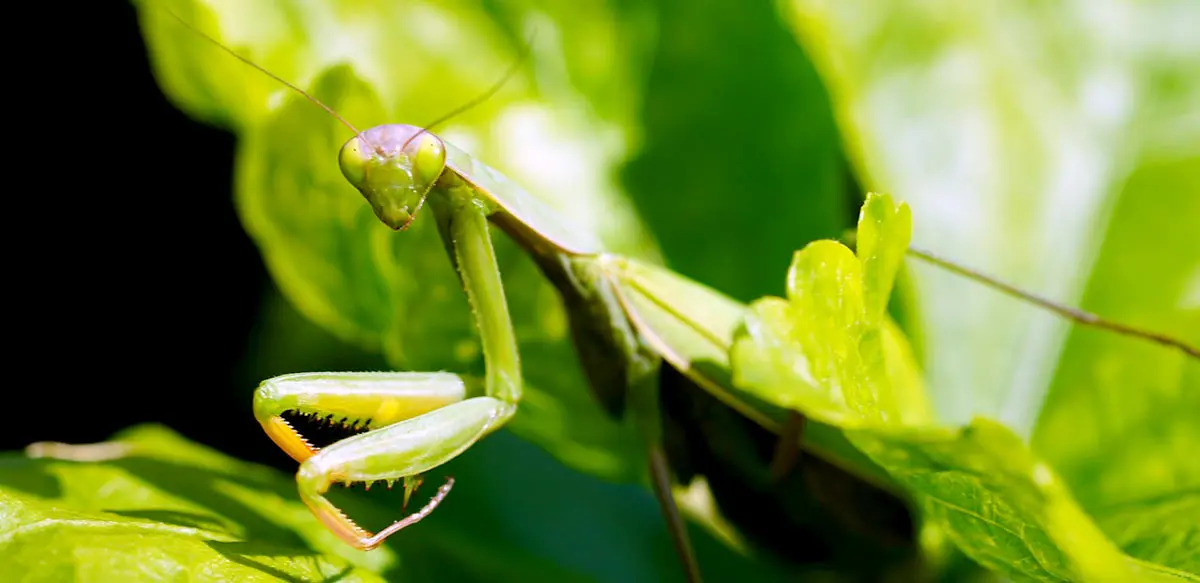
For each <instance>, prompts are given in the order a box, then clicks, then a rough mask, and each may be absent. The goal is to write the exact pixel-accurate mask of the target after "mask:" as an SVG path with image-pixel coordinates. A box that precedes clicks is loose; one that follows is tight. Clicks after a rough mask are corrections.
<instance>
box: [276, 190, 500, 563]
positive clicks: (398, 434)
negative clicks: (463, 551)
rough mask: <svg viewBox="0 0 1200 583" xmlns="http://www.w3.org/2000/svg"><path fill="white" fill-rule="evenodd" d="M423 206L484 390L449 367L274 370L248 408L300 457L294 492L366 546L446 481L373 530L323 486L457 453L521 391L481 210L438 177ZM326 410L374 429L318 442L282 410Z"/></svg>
mask: <svg viewBox="0 0 1200 583" xmlns="http://www.w3.org/2000/svg"><path fill="white" fill-rule="evenodd" d="M437 188H438V193H437V194H438V196H435V197H433V199H432V200H431V202H430V206H431V207H432V209H433V212H434V214H435V216H436V217H437V219H438V227H439V231H440V232H441V234H442V238H443V240H444V241H445V244H446V248H447V251H448V252H449V254H450V256H451V259H452V260H453V262H454V264H455V266H456V267H457V269H458V273H459V276H460V278H461V280H462V283H463V287H464V289H465V290H466V293H467V298H468V300H469V301H470V304H471V311H472V314H473V315H474V319H475V323H476V325H477V327H478V328H479V334H480V338H481V340H482V344H483V355H484V363H485V365H486V367H487V373H486V377H485V380H484V393H485V394H484V396H479V397H474V398H467V399H465V400H464V397H465V396H466V395H467V392H468V390H467V383H466V381H464V379H463V378H462V377H460V376H459V375H455V374H450V373H317V374H301V375H287V376H282V377H276V378H274V379H271V380H268V381H265V382H264V383H262V384H261V385H260V386H259V388H258V390H257V391H256V393H255V397H254V413H255V417H256V418H257V419H258V420H259V422H260V423H261V424H262V426H263V428H264V429H265V430H266V432H267V434H268V435H270V436H271V438H272V439H273V440H274V441H275V443H276V444H278V445H279V447H280V448H282V449H283V450H284V451H285V452H287V453H288V454H289V455H291V456H292V457H293V458H295V459H296V460H297V461H299V462H301V465H300V469H299V471H298V472H297V474H296V481H297V484H298V486H299V490H300V497H301V499H303V501H304V503H305V504H307V505H308V507H309V508H310V509H311V510H312V511H313V513H314V514H316V516H317V517H319V518H320V519H321V521H322V522H323V523H324V524H325V525H326V526H327V527H329V529H330V530H331V531H333V532H334V533H336V534H337V535H338V536H339V537H340V538H341V539H342V540H344V541H346V542H347V543H349V544H351V545H353V546H355V547H357V548H359V549H363V550H368V549H372V548H375V547H376V546H378V545H379V544H380V543H382V542H383V540H384V539H386V538H387V537H388V536H389V535H391V534H393V533H395V532H397V531H399V530H400V529H402V528H404V527H406V526H409V525H411V524H414V523H416V522H417V521H419V520H420V519H422V518H424V517H425V516H426V515H427V514H429V513H430V512H431V511H432V510H433V509H434V508H435V507H436V506H437V504H438V503H440V502H441V500H442V498H444V497H445V495H446V494H447V493H448V492H449V489H450V486H451V485H452V484H453V481H447V483H446V485H444V486H442V488H441V489H440V490H439V491H438V493H437V495H435V496H434V498H433V500H432V501H431V502H430V503H429V504H427V505H426V506H425V507H424V508H422V509H421V510H420V511H418V512H417V513H415V514H413V515H411V516H408V517H407V518H404V519H402V520H399V521H397V522H395V523H393V524H392V525H391V526H389V527H387V528H386V529H384V530H382V531H380V532H379V533H378V534H371V533H370V532H367V531H366V530H364V529H362V528H360V527H359V526H358V525H356V524H355V523H354V521H353V520H351V519H350V518H349V517H347V516H346V515H345V514H344V513H343V512H342V511H341V510H339V509H338V508H337V507H335V506H334V505H333V504H332V503H331V502H330V501H329V500H328V499H326V498H325V496H324V494H325V492H326V491H328V489H329V487H330V485H332V484H334V483H335V482H347V483H352V482H367V483H368V484H369V483H371V482H374V481H380V480H382V481H387V482H389V483H390V482H392V481H394V480H397V479H405V480H408V479H413V478H417V477H419V476H420V475H421V474H422V473H423V472H426V471H428V470H430V469H433V468H435V467H437V466H439V465H441V464H443V463H445V462H447V461H449V460H451V459H452V458H454V457H455V456H457V455H458V454H460V453H462V452H463V451H464V450H466V449H467V448H468V447H470V446H471V445H472V444H474V443H475V442H476V441H478V440H479V439H480V438H482V437H483V436H485V435H487V434H488V433H490V432H492V431H494V430H496V429H497V428H499V427H500V426H501V425H503V424H504V423H505V422H506V421H507V420H508V419H509V418H510V417H512V415H513V413H514V412H515V411H516V407H517V402H518V401H519V400H520V398H521V388H522V381H521V369H520V362H519V358H518V355H517V344H516V339H515V337H514V335H513V329H512V324H511V321H510V319H509V314H508V306H507V303H506V301H505V296H504V289H503V287H502V284H501V280H500V271H499V268H498V266H497V264H496V257H495V252H494V250H493V248H492V242H491V239H490V238H489V235H488V225H487V215H486V213H485V211H484V210H483V208H481V207H480V206H479V205H478V204H475V201H474V200H473V199H472V198H471V197H470V196H469V193H468V192H467V191H466V190H465V189H461V188H457V187H455V186H454V185H453V184H444V185H443V184H439V185H438V187H437ZM288 413H290V414H296V415H317V416H320V417H329V416H332V418H333V419H339V418H340V423H342V424H347V425H351V426H356V427H362V426H364V425H365V426H367V427H368V428H369V427H371V426H376V427H378V428H377V429H371V430H369V431H367V432H366V433H362V434H359V435H356V436H354V437H350V438H347V439H344V440H341V441H338V442H336V443H334V444H333V445H330V446H329V447H327V448H325V449H322V450H319V451H318V450H316V449H315V448H313V447H312V445H311V444H309V443H308V442H307V441H306V440H305V439H304V437H303V436H301V435H300V434H299V433H298V432H297V431H296V430H295V429H294V428H293V427H292V425H291V424H290V423H289V422H288V421H287V420H286V419H285V418H284V416H285V414H288Z"/></svg>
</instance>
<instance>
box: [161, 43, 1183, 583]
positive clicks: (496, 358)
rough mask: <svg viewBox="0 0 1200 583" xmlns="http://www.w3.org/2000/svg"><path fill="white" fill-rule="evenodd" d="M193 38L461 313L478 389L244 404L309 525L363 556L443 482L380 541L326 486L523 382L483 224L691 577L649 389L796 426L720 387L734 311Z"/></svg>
mask: <svg viewBox="0 0 1200 583" xmlns="http://www.w3.org/2000/svg"><path fill="white" fill-rule="evenodd" d="M184 24H185V25H186V23H184ZM189 28H191V27H190V25H189ZM193 30H194V31H195V29H193ZM195 32H197V33H199V34H201V35H202V36H204V37H205V38H207V39H208V40H210V41H212V42H213V43H214V44H217V45H218V46H220V47H221V48H222V49H224V50H226V51H227V52H229V53H230V54H232V55H234V56H235V57H237V58H238V59H240V60H242V61H243V62H246V63H248V64H250V65H251V66H254V67H255V68H258V69H259V70H260V71H263V72H264V73H266V74H267V75H270V76H271V77H273V78H275V79H277V80H279V81H280V82H282V83H284V84H285V85H287V86H288V87H290V88H291V89H293V90H295V91H296V92H298V93H299V94H301V95H303V96H304V97H306V98H308V99H309V100H311V101H313V102H315V103H317V104H318V105H320V106H321V107H322V108H324V109H325V110H326V111H328V112H329V113H331V114H332V115H334V116H335V117H337V118H338V119H339V120H340V121H342V123H343V124H344V125H346V126H347V127H348V128H349V129H350V131H351V132H352V133H353V136H352V137H350V138H349V140H348V141H347V142H346V143H345V145H344V146H343V147H342V149H341V151H340V153H339V154H338V163H339V166H340V169H341V171H342V174H343V175H344V176H345V178H346V180H347V181H348V182H349V183H350V184H351V185H353V186H354V187H355V188H356V189H357V190H358V191H359V192H360V193H361V194H362V196H363V197H364V199H365V200H366V201H367V203H368V204H369V205H370V206H371V208H372V210H373V211H374V214H375V216H376V217H377V218H378V219H379V220H380V221H381V222H383V223H384V224H386V225H387V226H388V227H390V228H392V229H394V230H397V231H403V230H405V229H407V228H408V226H409V225H411V224H412V222H413V221H414V220H416V218H417V217H418V215H421V214H422V211H424V209H426V207H428V211H427V214H429V213H431V214H432V215H433V218H434V220H435V221H436V224H437V227H438V232H439V234H440V236H441V239H442V241H443V244H444V246H445V248H446V251H447V255H448V257H449V258H450V261H451V262H452V263H453V265H454V267H455V269H456V272H457V273H458V275H459V278H460V280H461V283H462V286H463V289H464V291H465V293H466V296H467V298H468V301H469V303H470V306H471V311H472V316H473V319H474V323H475V326H476V328H477V330H478V333H479V337H480V340H481V344H482V348H483V360H484V363H485V367H486V369H485V370H486V373H485V375H484V378H483V379H482V380H478V379H473V378H469V377H466V376H463V375H458V374H454V373H448V372H437V373H421V372H385V373H350V372H347V373H303V374H291V375H284V376H280V377H275V378H272V379H269V380H266V381H264V382H263V383H262V384H261V385H260V386H259V387H258V389H257V390H256V391H255V394H254V415H255V417H256V419H257V420H258V421H259V423H260V424H261V425H262V427H263V428H264V430H265V431H266V433H267V434H268V435H269V436H270V438H271V439H272V440H273V441H274V442H275V443H276V444H277V445H278V446H279V447H280V448H281V449H282V450H283V451H284V452H286V453H287V454H288V455H290V456H291V457H292V458H293V459H295V460H296V461H297V462H299V463H300V467H299V469H298V471H297V474H296V481H297V486H298V490H299V494H300V497H301V499H302V500H303V501H304V503H305V504H306V505H307V506H308V507H309V508H310V509H311V510H312V512H313V514H314V515H315V516H316V517H317V518H319V519H320V520H321V521H322V522H323V523H324V524H325V525H326V527H328V528H329V530H331V531H332V532H333V533H335V534H336V535H337V536H338V537H339V538H341V539H342V540H344V541H345V542H346V543H347V544H350V545H352V546H354V547H356V548H359V549H364V550H369V549H372V548H375V547H377V546H378V545H380V544H381V543H382V542H383V541H384V540H385V539H386V538H387V537H388V536H390V535H392V534H394V533H396V532H398V531H399V530H401V529H403V528H405V527H407V526H410V525H412V524H414V523H416V522H417V521H419V520H421V519H423V518H425V517H426V516H428V515H429V514H430V513H431V512H433V510H434V509H435V508H436V507H437V505H438V504H440V503H441V501H442V500H443V499H444V498H445V497H446V495H447V494H448V493H449V490H450V488H451V486H452V485H453V481H452V480H448V481H447V482H446V483H445V485H443V486H442V487H441V488H440V489H439V490H438V492H437V494H436V495H435V496H434V497H433V498H432V499H431V501H430V502H429V503H428V504H426V505H425V506H424V507H422V508H421V509H420V510H419V511H417V512H416V513H414V514H412V515H409V516H407V517H405V518H403V519H401V520H398V521H396V522H394V523H393V524H392V525H390V526H388V527H387V528H385V529H383V530H381V531H379V532H378V533H371V532H368V531H366V530H364V529H362V528H360V527H359V526H358V525H357V524H356V523H355V522H354V521H353V520H352V519H351V518H349V517H347V516H346V515H345V514H344V513H343V512H342V511H341V510H340V509H338V508H337V507H336V506H335V505H333V504H332V503H331V502H330V501H329V500H328V499H327V498H326V496H325V494H326V493H327V491H328V490H329V488H330V487H331V486H332V485H333V484H335V483H338V482H348V483H353V482H366V483H371V482H374V481H387V482H389V483H390V482H392V481H396V480H404V482H405V488H406V499H407V495H408V494H411V492H412V491H413V490H414V489H415V487H416V485H417V484H419V482H420V477H421V476H422V475H423V474H424V473H425V472H428V471H430V470H433V469H435V468H437V467H438V466H440V465H442V464H444V463H446V462H448V461H449V460H451V459H453V458H455V457H456V456H458V455H459V454H461V453H462V452H463V451H465V450H466V449H468V448H469V447H470V446H471V445H473V444H474V443H476V442H477V441H479V440H480V439H482V438H484V437H485V436H487V435H488V434H490V433H492V432H494V431H496V430H497V429H499V428H501V427H503V425H504V424H505V423H506V422H507V421H508V420H509V419H511V418H512V417H513V415H515V414H516V412H517V408H518V405H519V402H520V400H521V395H522V385H523V383H522V371H521V365H520V357H519V353H518V349H517V342H516V339H515V336H514V333H513V326H512V322H511V319H510V316H509V312H508V306H507V302H506V298H505V292H504V287H503V282H502V277H501V273H500V270H499V267H498V265H497V262H496V257H495V252H494V250H493V248H492V243H491V239H490V236H491V235H490V229H491V228H492V227H495V228H498V229H500V230H501V231H502V232H504V233H505V234H506V235H507V236H508V237H510V238H511V239H512V240H513V241H515V242H516V243H517V244H518V245H519V247H520V248H521V249H522V250H523V251H524V252H525V253H527V254H528V255H529V256H530V257H532V258H533V259H534V260H535V262H536V263H537V265H538V267H539V268H540V269H541V271H542V273H543V274H544V275H545V277H546V278H547V279H548V280H549V281H550V282H552V283H553V285H554V286H555V288H556V289H557V290H558V292H559V295H560V297H561V300H562V301H563V303H564V305H565V306H566V308H567V314H568V317H569V320H570V327H571V331H572V336H573V340H574V342H575V345H576V348H577V353H578V355H579V360H580V363H581V365H582V366H583V368H584V370H585V372H586V374H587V376H588V379H589V382H590V383H591V386H592V388H593V391H594V393H595V394H596V395H597V396H598V397H599V399H600V401H602V403H603V404H604V405H606V406H607V407H608V408H609V409H610V410H614V411H615V410H619V409H621V405H620V404H621V403H624V402H625V401H626V400H628V402H629V404H630V407H629V410H630V411H631V412H632V414H633V415H634V416H635V417H636V418H637V421H638V425H639V427H640V428H642V431H643V434H644V437H645V439H646V442H647V446H648V448H649V450H650V464H651V476H652V482H653V485H654V489H655V493H656V494H657V495H658V496H659V499H660V502H661V503H662V506H663V508H664V511H665V513H666V514H667V518H668V521H669V522H670V523H671V524H672V534H673V535H674V536H675V537H676V542H677V548H678V550H679V552H680V554H681V557H682V558H683V561H684V563H685V565H686V567H687V569H688V571H689V573H691V574H693V576H694V575H695V573H696V572H697V570H696V568H695V559H694V557H692V556H691V552H690V550H689V547H688V544H687V542H686V534H685V532H686V531H685V530H684V529H683V528H682V527H681V526H680V524H681V521H680V519H679V516H678V513H677V511H676V510H675V509H674V504H673V502H672V500H671V494H670V484H669V476H668V475H667V471H668V468H667V466H668V464H667V462H666V459H665V456H664V454H663V452H662V447H661V442H662V427H661V419H660V412H659V410H658V407H659V390H660V385H661V384H663V383H664V381H666V382H669V383H675V384H686V385H688V386H690V387H695V388H698V389H700V390H702V391H703V392H704V393H705V394H707V395H710V396H712V397H714V398H715V399H717V400H719V401H720V402H721V403H722V404H724V405H725V406H727V407H729V408H731V409H732V410H734V411H736V412H737V413H738V414H740V415H741V416H743V417H744V418H746V419H749V420H750V421H752V422H754V423H755V424H757V425H758V426H760V427H762V428H763V429H765V430H766V431H768V432H770V433H772V434H776V435H779V436H780V443H781V444H785V443H786V444H789V445H790V446H791V447H793V448H795V447H797V442H798V441H799V439H800V433H799V431H798V430H797V429H796V425H797V422H796V418H795V416H794V415H791V414H789V412H788V411H785V410H782V409H779V408H777V407H774V406H771V405H767V404H765V403H762V402H761V401H759V400H757V399H755V398H753V397H751V396H750V395H747V394H745V393H743V392H741V391H739V390H738V389H737V388H736V387H734V386H733V383H732V382H731V381H730V365H729V357H728V349H729V346H730V344H731V342H732V338H733V335H734V332H735V330H736V328H737V327H738V325H739V324H740V322H741V321H742V318H743V316H744V314H745V310H746V307H745V306H744V305H742V304H740V303H738V302H736V301H734V300H732V299H729V298H728V297H726V296H724V295H722V294H721V293H719V292H717V291H715V290H712V289H710V288H708V287H706V286H703V285H702V284H699V283H697V282H694V281H691V280H689V279H687V278H685V277H683V276H680V275H678V274H675V273H674V272H672V271H670V270H668V269H666V268H664V267H660V266H657V265H652V264H648V263H645V262H642V261H639V260H635V259H631V258H627V257H622V256H619V255H614V254H612V253H609V252H607V251H606V250H605V249H604V247H603V246H602V244H601V243H600V242H599V240H598V239H597V238H596V237H594V236H592V234H590V233H589V232H587V231H586V230H584V229H579V228H575V227H573V226H572V225H570V224H569V222H567V221H566V220H564V219H563V218H561V217H559V216H557V215H556V214H555V213H554V212H553V211H552V210H551V209H550V208H549V207H548V206H546V205H545V204H544V203H542V202H541V201H540V200H539V199H537V198H536V197H534V196H532V195H530V194H528V193H526V192H525V191H524V190H522V189H521V188H519V187H518V186H517V185H515V184H514V183H512V182H511V181H509V180H508V179H506V178H505V177H504V176H503V175H501V174H500V173H498V172H496V171H495V170H493V169H491V168H489V167H488V166H486V165H484V164H482V163H480V162H478V161H477V160H475V159H473V158H472V157H471V156H470V155H468V154H467V153H465V152H463V151H462V150H459V149H458V148H456V147H454V146H453V145H452V144H449V143H447V142H445V141H443V140H442V139H441V138H439V137H438V136H437V135H435V134H433V133H431V132H430V131H428V130H427V129H422V128H418V127H416V126H411V125H403V124H394V125H383V126H378V127H374V128H370V129H367V130H363V131H360V130H358V129H357V128H355V127H354V126H353V125H351V124H350V123H348V122H346V121H345V120H342V119H341V117H340V116H338V115H337V114H336V113H335V112H333V111H332V110H331V109H330V108H328V107H327V106H325V105H324V104H321V103H320V102H319V101H317V100H316V99H315V98H314V97H312V96H310V95H308V94H307V93H305V92H304V91H303V90H301V89H299V88H297V87H295V86H294V85H291V84H290V83H287V82H286V81H284V80H282V79H279V78H278V77H276V76H275V75H273V74H271V73H269V72H267V71H265V70H264V69H262V68H261V67H259V66H258V65H256V64H254V63H251V62H249V61H248V60H246V59H244V58H242V57H241V56H240V55H237V54H236V53H234V52H233V51H231V50H229V49H228V48H226V47H224V46H223V45H221V44H220V43H219V42H218V41H216V40H215V39H212V38H211V37H208V36H207V35H205V34H204V33H202V32H200V31H195ZM432 125H436V123H435V124H432ZM968 275H972V274H968ZM990 283H992V284H993V285H994V284H995V283H996V282H990ZM1026 299H1031V298H1029V297H1028V295H1026ZM1044 307H1050V308H1051V309H1054V307H1053V306H1044ZM1056 311H1060V313H1062V311H1061V310H1056ZM1064 315H1066V316H1068V317H1075V316H1074V315H1072V314H1070V313H1066V314H1064ZM1075 319H1077V320H1080V321H1087V318H1083V317H1078V318H1075ZM1101 322H1102V321H1101ZM1087 323H1091V324H1097V322H1096V321H1090V322H1087ZM1100 325H1103V324H1102V323H1101V324H1100ZM1108 327H1112V326H1108ZM1141 335H1142V336H1151V335H1149V334H1141ZM1181 348H1184V349H1185V350H1188V349H1189V348H1190V347H1181ZM1191 350H1193V351H1194V349H1191ZM294 415H298V416H310V417H312V416H315V417H320V418H325V419H330V420H333V419H338V420H340V421H339V422H340V423H343V424H348V425H351V426H353V427H355V428H365V429H366V431H365V432H363V433H360V434H358V435H355V436H353V437H349V438H346V439H343V440H341V441H338V442H336V443H334V444H332V445H329V446H327V447H324V448H321V449H317V448H315V447H313V446H312V445H311V444H310V443H309V442H308V441H307V440H306V439H305V437H304V436H303V435H301V434H300V433H299V432H298V431H297V430H296V429H295V427H293V425H292V424H291V423H290V422H289V420H288V417H290V416H294ZM803 437H804V443H803V449H804V450H805V452H806V453H812V454H814V455H815V456H817V457H819V458H823V459H826V460H828V461H829V462H830V463H831V464H833V465H834V466H837V467H839V468H842V469H843V470H845V471H847V472H849V473H850V474H853V475H857V476H860V477H862V478H863V479H864V480H866V481H868V482H872V481H875V482H878V483H877V484H876V485H877V486H878V487H879V488H880V489H881V491H884V492H886V490H887V485H886V479H877V478H878V476H877V471H876V470H873V469H872V468H871V466H870V464H869V463H866V462H863V461H862V460H861V459H858V458H854V457H853V456H852V455H851V456H847V455H845V453H846V448H845V447H844V446H843V444H842V443H841V442H839V437H838V434H837V432H836V430H834V429H832V428H828V427H823V426H820V425H819V424H810V426H809V427H808V428H807V430H806V431H805V433H804V434H803ZM781 449H783V448H782V447H781ZM693 578H698V577H695V576H694V577H693Z"/></svg>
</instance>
